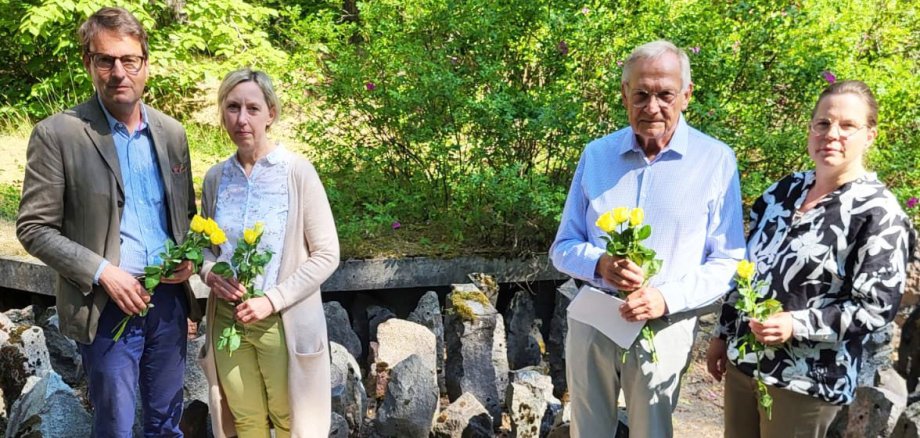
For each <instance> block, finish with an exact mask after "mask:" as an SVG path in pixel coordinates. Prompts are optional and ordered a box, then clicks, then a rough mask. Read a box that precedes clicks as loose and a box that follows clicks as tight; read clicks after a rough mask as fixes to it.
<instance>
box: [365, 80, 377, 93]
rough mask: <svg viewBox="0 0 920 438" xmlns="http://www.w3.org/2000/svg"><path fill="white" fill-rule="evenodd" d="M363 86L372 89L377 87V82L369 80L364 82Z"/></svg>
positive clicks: (368, 89)
mask: <svg viewBox="0 0 920 438" xmlns="http://www.w3.org/2000/svg"><path fill="white" fill-rule="evenodd" d="M364 88H367V91H374V90H375V89H376V88H377V84H375V83H373V82H371V81H367V82H366V83H365V84H364Z"/></svg>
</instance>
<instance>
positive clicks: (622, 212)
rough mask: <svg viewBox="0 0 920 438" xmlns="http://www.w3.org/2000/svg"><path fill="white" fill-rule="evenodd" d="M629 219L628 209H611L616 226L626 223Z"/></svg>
mask: <svg viewBox="0 0 920 438" xmlns="http://www.w3.org/2000/svg"><path fill="white" fill-rule="evenodd" d="M627 219H629V209H628V208H626V207H617V208H614V209H613V220H614V222H616V223H617V225H620V224H622V223H623V222H626V220H627Z"/></svg>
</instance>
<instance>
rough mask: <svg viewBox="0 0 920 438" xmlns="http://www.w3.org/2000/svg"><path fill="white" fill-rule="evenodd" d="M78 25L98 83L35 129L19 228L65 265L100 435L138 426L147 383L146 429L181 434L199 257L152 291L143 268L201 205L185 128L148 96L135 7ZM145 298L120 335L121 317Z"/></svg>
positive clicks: (63, 276)
mask: <svg viewBox="0 0 920 438" xmlns="http://www.w3.org/2000/svg"><path fill="white" fill-rule="evenodd" d="M79 34H80V39H81V46H82V52H83V65H84V67H85V68H86V70H87V72H88V73H89V75H90V76H91V78H92V81H93V86H94V88H95V91H96V93H95V94H94V95H93V96H92V97H90V98H89V99H88V100H87V101H85V102H83V103H82V104H80V105H77V106H76V107H74V108H71V109H69V110H66V111H63V112H61V113H58V114H55V115H53V116H51V117H49V118H47V119H45V120H43V121H41V122H40V123H38V124H37V125H36V126H35V129H34V130H33V131H32V136H31V138H30V140H29V147H28V152H27V156H28V159H27V164H26V172H25V179H24V181H23V193H22V201H21V204H20V209H19V218H18V220H17V223H16V233H17V236H18V238H19V240H20V241H21V242H22V244H23V246H24V247H25V249H26V250H27V251H28V252H29V253H30V254H32V255H34V256H35V257H38V258H39V259H40V260H42V261H43V262H44V263H46V264H47V265H48V266H50V267H51V268H53V269H54V270H55V271H57V272H58V275H59V277H58V283H57V291H56V292H57V308H58V314H59V317H60V325H61V330H62V331H63V333H64V334H66V335H67V336H69V337H71V338H73V339H74V340H76V341H77V343H78V346H79V348H80V352H81V355H82V357H83V362H84V368H85V369H86V371H87V378H88V383H89V398H90V401H91V402H92V403H93V406H94V410H95V413H94V428H93V429H94V430H93V435H94V436H100V437H101V436H105V437H108V436H112V437H125V436H131V428H132V425H133V423H134V402H133V400H134V399H135V397H136V393H135V392H136V391H135V388H136V387H139V388H140V391H141V394H140V395H141V400H142V403H143V408H144V433H145V436H182V433H181V432H180V431H179V419H180V416H181V413H182V382H183V374H184V370H185V352H186V334H187V318H192V319H199V318H200V313H201V312H200V310H199V309H198V306H197V303H196V301H195V300H194V295H192V292H191V288H190V287H189V285H188V282H187V279H188V277H189V276H190V275H191V274H192V268H191V265H190V264H189V263H188V262H185V263H183V264H182V265H181V266H180V268H179V269H178V270H177V272H176V274H175V275H174V276H173V277H172V278H171V279H167V280H165V281H164V283H163V284H162V285H161V286H159V287H157V289H156V290H155V292H156V293H155V294H154V295H153V296H150V295H148V294H147V293H146V291H145V290H144V288H143V286H142V285H141V284H140V282H139V281H138V277H139V276H140V275H141V274H143V268H144V266H146V265H150V264H155V263H158V262H159V254H160V253H161V252H162V251H163V246H164V245H163V244H164V242H165V240H166V239H172V240H173V241H176V242H180V241H181V240H182V239H183V237H184V236H185V233H186V231H187V230H188V224H189V220H190V218H191V217H192V216H193V215H194V214H195V212H196V208H195V194H194V189H193V186H192V174H191V170H190V163H189V153H188V144H187V140H186V136H185V131H184V129H183V128H182V126H181V125H180V124H179V123H178V122H177V121H175V120H173V119H172V118H170V117H168V116H166V115H164V114H162V113H160V112H159V111H157V110H155V109H153V108H150V107H148V106H146V105H144V104H143V103H142V102H141V97H142V95H143V91H144V87H145V85H146V80H147V73H148V49H147V35H146V33H145V31H144V29H143V27H142V26H141V24H140V23H139V22H138V21H137V19H136V18H135V17H134V16H132V15H131V13H129V12H128V11H126V10H124V9H120V8H103V9H100V10H99V11H97V12H96V13H95V14H93V15H92V16H90V17H89V18H88V19H87V21H86V22H85V23H84V24H83V25H82V26H81V27H80V32H79ZM148 305H149V306H150V310H149V313H148V314H147V316H146V317H138V316H136V317H134V318H132V319H131V322H130V323H129V324H128V327H127V329H126V330H125V332H124V334H123V335H122V337H121V338H120V339H119V340H118V341H117V342H116V341H114V340H113V329H114V328H115V327H116V325H117V324H118V322H119V321H120V320H121V319H122V318H124V316H125V315H137V314H138V313H139V312H140V311H141V310H143V309H144V308H145V307H147V306H148Z"/></svg>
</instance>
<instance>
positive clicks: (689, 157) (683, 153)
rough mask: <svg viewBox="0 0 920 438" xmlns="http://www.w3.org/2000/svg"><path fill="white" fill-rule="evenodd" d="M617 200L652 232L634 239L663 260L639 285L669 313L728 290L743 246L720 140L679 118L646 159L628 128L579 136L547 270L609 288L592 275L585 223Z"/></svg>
mask: <svg viewBox="0 0 920 438" xmlns="http://www.w3.org/2000/svg"><path fill="white" fill-rule="evenodd" d="M620 206H625V207H629V208H634V207H642V209H643V210H645V223H647V224H649V225H651V227H652V236H651V237H650V238H648V239H647V240H645V241H644V242H643V243H644V244H645V245H646V246H648V247H650V248H652V249H654V250H655V251H657V253H658V258H660V259H662V260H663V263H662V268H661V272H659V273H658V274H657V275H655V276H654V277H652V279H651V281H650V282H649V285H650V286H654V287H657V288H658V289H659V290H660V291H661V294H662V295H663V297H664V300H665V302H666V304H667V306H668V312H669V313H670V314H674V313H678V312H682V311H686V310H690V309H695V308H699V307H702V306H705V305H706V304H709V303H711V302H713V301H715V300H717V299H718V298H720V297H722V296H723V295H724V294H725V293H726V292H727V291H728V290H729V287H730V284H731V280H732V277H733V276H734V273H735V269H736V265H737V262H738V261H739V260H741V259H742V258H743V257H744V253H745V245H744V225H743V222H742V212H741V187H740V183H739V179H738V168H737V164H736V162H735V155H734V153H733V152H732V150H731V149H730V148H729V147H728V146H726V145H725V144H724V143H722V142H720V141H718V140H715V139H713V138H712V137H709V136H707V135H705V134H703V133H701V132H700V131H697V130H696V129H693V128H691V127H690V126H688V125H687V123H686V122H685V121H684V118H683V116H681V117H680V120H679V122H678V126H677V129H676V130H675V132H674V135H673V137H672V138H671V141H670V143H668V146H667V147H666V148H665V149H664V150H663V151H662V152H661V153H659V154H658V155H657V156H656V157H655V158H654V159H653V160H651V161H649V160H648V159H647V158H646V156H645V153H644V152H643V151H642V149H641V148H640V147H639V144H638V142H637V140H636V136H635V134H633V130H632V128H625V129H622V130H619V131H617V132H614V133H613V134H610V135H607V136H605V137H602V138H599V139H597V140H594V141H592V142H591V143H589V144H588V146H587V147H586V148H585V150H584V152H583V153H582V156H581V159H580V161H579V163H578V168H577V169H576V170H575V176H574V179H573V180H572V185H571V187H570V189H569V194H568V198H567V199H566V203H565V209H564V210H563V213H562V222H561V223H560V225H559V231H558V233H557V234H556V240H555V241H554V242H553V245H552V247H551V248H550V258H551V259H552V262H553V264H554V265H555V267H556V269H558V270H559V271H561V272H564V273H566V274H568V275H570V276H572V277H575V278H579V279H582V280H585V281H588V282H590V283H592V284H593V285H595V286H597V287H600V288H602V289H607V290H615V288H614V287H613V286H612V285H610V284H607V283H606V282H605V281H604V280H603V279H602V278H600V277H598V276H596V275H595V267H596V266H597V261H598V260H599V259H600V257H601V255H603V254H604V253H605V252H606V249H605V248H606V243H605V242H604V241H603V240H602V239H601V236H602V235H603V234H604V233H603V232H602V231H601V230H600V229H599V228H598V227H597V226H596V225H595V222H596V221H597V218H598V216H600V215H601V214H603V213H604V212H606V211H609V210H611V209H613V208H615V207H620Z"/></svg>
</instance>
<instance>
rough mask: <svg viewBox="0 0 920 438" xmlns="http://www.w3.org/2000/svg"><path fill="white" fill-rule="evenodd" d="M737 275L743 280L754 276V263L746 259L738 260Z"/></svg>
mask: <svg viewBox="0 0 920 438" xmlns="http://www.w3.org/2000/svg"><path fill="white" fill-rule="evenodd" d="M738 276H739V277H741V278H743V279H745V280H750V279H752V278H754V263H753V262H749V261H747V260H742V261H740V262H738Z"/></svg>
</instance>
